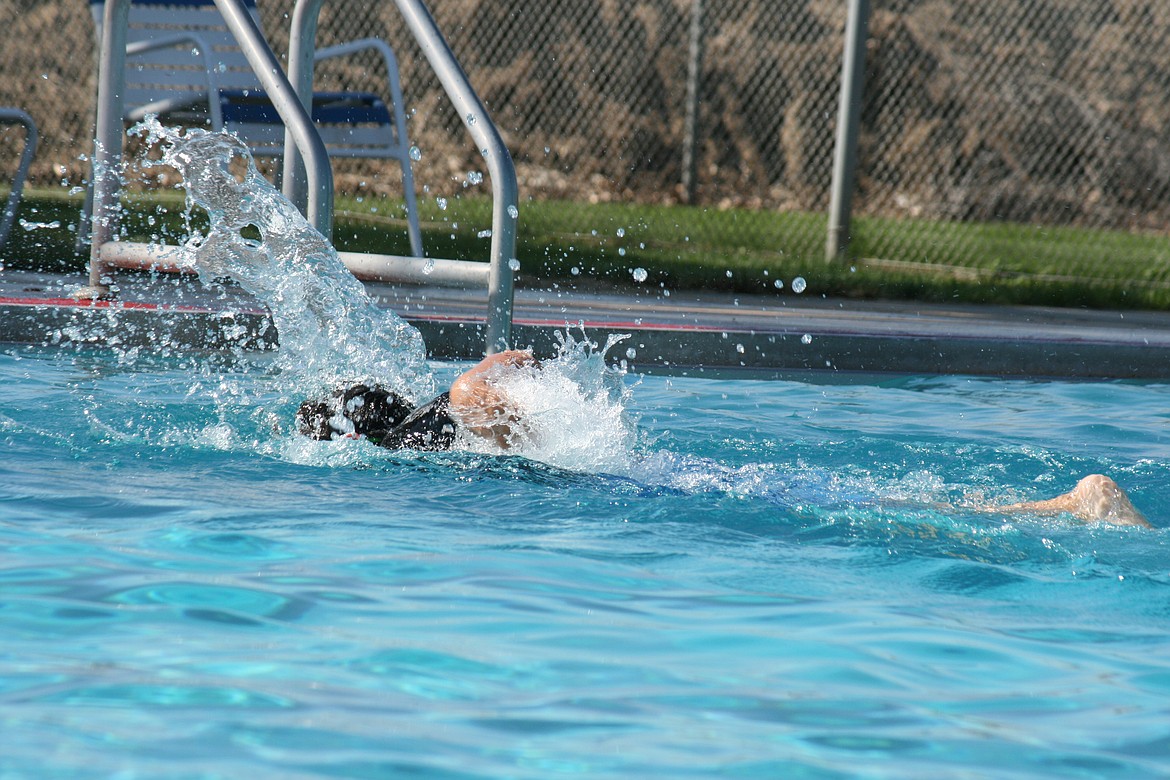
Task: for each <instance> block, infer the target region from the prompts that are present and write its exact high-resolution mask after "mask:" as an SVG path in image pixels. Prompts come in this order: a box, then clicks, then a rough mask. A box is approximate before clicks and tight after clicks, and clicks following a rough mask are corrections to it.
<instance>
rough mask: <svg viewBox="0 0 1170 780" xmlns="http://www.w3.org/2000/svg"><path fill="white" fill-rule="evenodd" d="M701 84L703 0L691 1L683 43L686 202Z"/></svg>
mask: <svg viewBox="0 0 1170 780" xmlns="http://www.w3.org/2000/svg"><path fill="white" fill-rule="evenodd" d="M702 86H703V0H692V2H691V32H690V40H689V41H688V45H687V105H686V116H685V118H684V120H683V123H684V124H683V149H682V190H683V199H684V200H685V201H686V202H687V203H693V202H694V200H695V186H696V181H695V179H696V169H697V167H698V146H699V101H700V92H701V91H702Z"/></svg>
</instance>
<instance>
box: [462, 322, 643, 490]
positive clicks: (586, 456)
mask: <svg viewBox="0 0 1170 780" xmlns="http://www.w3.org/2000/svg"><path fill="white" fill-rule="evenodd" d="M556 337H557V341H558V347H557V354H556V355H555V356H554V357H552V358H551V359H548V360H543V361H541V367H540V369H539V370H535V369H534V370H520V371H513V372H509V373H507V374H506V375H504V376H502V377H501V378H500V381H499V386H500V387H501V388H502V389H503V390H504V391H505V393H506V395H507V397H508V398H509V399H511V400H512V401H513V403H514V405H515V408H514V410H512V411H514V412H515V413H516V415H517V416H518V417H519V418H520V419H521V420H523V433H522V435H521V436H520V437H519V438H518V439H517V440H516V442H515V444H514V446H513V449H512V451H513V452H514V453H515V454H518V455H523V456H525V457H528V458H532V459H534V460H539V461H542V462H544V463H548V464H550V465H553V466H557V467H560V468H565V469H571V470H573V471H583V472H589V473H597V472H607V473H611V474H626V473H628V472H629V471H630V469H631V467H632V464H633V463H634V461H635V459H636V455H635V447H636V444H637V438H638V437H637V428H636V425H635V422H634V420H633V418H632V416H631V415H630V413H629V410H628V406H629V402H630V399H631V393H632V389H631V388H630V386H629V385H627V384H626V382H625V372H624V371H623V370H622V369H620V368H616V367H610V366H609V365H607V359H606V355H607V354H608V353H609V351H610V350H611V349H612V348H613V347H614V346H615V345H617V344H618V343H620V342H621V341H622V340H624V339H625V337H624V336H610V337H609V340H608V341H607V342H606V344H605V346H604V347H599V346H598V344H597V343H596V342H593V341H590V340H589V339H588V338H587V337H586V336H585V334H584V332H582V333H581V338H580V339H579V340H578V339H576V338H574V336H573V334H572V333H570V332H568V331H566V332H564V333H561V332H557V334H556ZM461 444H462V446H463V447H465V448H467V449H470V450H473V451H479V452H489V451H498V450H495V446H494V445H493V444H490V443H488V442H486V441H483V440H474V439H473V438H472V437H471V436H465V437H464V440H463V441H462V442H461Z"/></svg>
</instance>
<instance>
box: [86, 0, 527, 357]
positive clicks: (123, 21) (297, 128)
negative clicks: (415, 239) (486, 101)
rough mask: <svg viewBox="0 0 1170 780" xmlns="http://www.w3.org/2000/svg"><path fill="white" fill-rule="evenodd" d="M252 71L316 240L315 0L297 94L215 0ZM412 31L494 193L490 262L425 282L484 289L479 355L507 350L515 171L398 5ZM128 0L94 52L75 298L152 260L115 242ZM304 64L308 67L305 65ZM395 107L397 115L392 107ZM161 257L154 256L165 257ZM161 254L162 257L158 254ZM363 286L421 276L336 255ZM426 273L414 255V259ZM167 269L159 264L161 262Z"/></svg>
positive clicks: (329, 209)
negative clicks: (80, 269) (84, 252)
mask: <svg viewBox="0 0 1170 780" xmlns="http://www.w3.org/2000/svg"><path fill="white" fill-rule="evenodd" d="M214 2H215V5H216V7H217V8H218V9H219V11H220V13H221V14H222V15H223V17H224V20H225V22H226V23H227V25H228V27H229V29H230V30H231V32H232V34H233V35H234V36H235V38H236V40H237V41H238V43H239V44H240V47H241V49H242V51H243V52H244V54H245V56H246V57H247V59H248V62H249V64H250V65H251V66H252V69H253V70H254V71H255V73H256V76H257V78H258V79H259V80H260V83H261V85H262V86H263V88H264V89H265V91H266V92H267V94H268V97H269V99H270V100H271V102H272V103H273V106H274V107H275V108H276V110H277V112H278V113H279V115H280V117H281V119H282V120H283V121H284V124H285V127H286V133H287V136H286V148H285V157H286V168H287V170H288V171H289V172H290V173H292V174H293V175H292V176H291V177H290V178H289V179H288V180H287V181H286V185H287V187H288V188H289V189H288V192H289V193H290V195H291V198H293V199H295V200H294V202H296V201H298V200H299V201H300V202H302V203H303V205H304V210H305V214H306V217H307V219H308V220H309V222H310V223H311V224H312V225H313V227H314V228H316V229H317V231H318V232H320V233H321V234H322V235H323V236H325V237H327V238H328V237H329V236H330V234H331V232H332V218H333V173H332V167H331V165H330V162H329V158H328V153H327V151H326V149H325V146H324V144H323V143H322V141H321V139H320V136H319V135H318V134H317V131H316V129H315V128H314V126H313V123H312V120H311V119H310V117H309V113H308V110H307V105H308V103H309V101H310V100H311V92H312V61H313V48H314V45H313V41H312V37H313V35H314V34H315V29H316V21H315V20H316V14H317V13H318V12H319V10H320V7H321V4H322V3H321V0H304V1H303V2H301V3H299V4H298V8H297V10H298V13H297V15H296V19H297V21H296V22H295V27H296V29H295V30H294V37H293V40H294V41H296V48H295V51H294V52H293V53H292V62H293V63H294V74H293V78H295V79H296V80H297V82H298V84H299V85H300V87H301V89H300V90H299V94H298V90H297V89H294V87H293V86H292V83H291V82H290V79H289V78H286V77H285V75H284V71H283V69H282V68H281V66H280V63H279V61H278V59H277V58H276V55H275V54H274V53H273V52H272V49H271V48H270V47H269V46H268V43H267V42H266V41H265V39H264V37H263V35H262V34H261V32H260V30H259V28H258V27H257V26H256V23H255V21H254V20H253V18H252V16H251V15H250V14H249V13H248V11H247V10H246V8H245V7H244V6H243V4H242V3H241V2H239V0H214ZM396 2H397V3H398V5H399V8H400V9H401V10H402V13H403V15H404V16H405V17H406V19H407V22H408V24H409V25H410V26H411V29H412V31H413V32H414V33H415V35H416V36H417V37H418V40H419V42H420V43H421V44H422V45H423V47H424V51H425V52H427V56H428V59H429V60H430V61H431V63H432V65H433V67H434V68H435V70H436V72H437V73H438V74H439V77H440V79H441V80H442V81H443V83H444V86H445V87H446V88H447V90H448V92H449V94H450V95H451V98H452V101H453V103H454V104H455V105H456V107H457V108H458V109H460V110H466V111H467V114H466V116H465V125H466V126H467V129H468V131H469V132H470V133H471V135H472V137H473V138H474V139H475V140H476V141H477V143H479V144H482V146H481V147H480V148H481V150H482V153H483V155H484V157H485V158H487V160H488V164H489V167H490V171H491V175H492V185H493V191H494V193H495V195H496V201H495V204H494V207H493V208H494V217H493V237H492V252H491V259H490V262H489V263H487V264H484V263H476V262H469V261H455V260H449V261H442V262H439V261H426V262H425V267H426V268H427V269H428V270H427V271H426V272H424V273H425V278H426V281H428V282H430V283H447V284H452V285H455V286H472V285H475V284H485V285H486V286H487V288H488V312H487V326H486V346H485V351H486V352H488V353H489V354H490V353H491V352H495V351H498V350H501V349H506V348H507V347H508V345H509V342H510V339H511V323H512V297H513V286H512V269H511V265H510V263H511V260H512V258H513V257H514V256H515V245H516V219H517V216H518V211H517V199H518V189H517V185H516V175H515V170H514V168H513V166H512V161H511V156H510V155H509V154H508V151H507V148H506V147H505V146H504V144H503V141H502V139H501V138H500V135H499V131H498V130H496V128H495V126H494V125H493V124H492V122H491V119H490V117H489V116H488V114H487V111H486V109H485V108H484V107H483V104H482V103H481V102H480V101H479V99H478V97H477V96H476V95H475V93H474V91H473V90H472V89H471V86H470V84H469V82H468V81H467V77H466V75H464V74H463V72H462V70H461V69H460V68H459V66H458V64H457V63H456V62H455V60H454V56H453V55H452V54H451V51H450V48H449V47H447V45H446V42H445V41H444V40H443V37H442V35H441V33H440V32H439V30H438V28H437V26H436V25H435V23H434V20H433V18H432V17H431V16H430V14H429V13H428V12H427V10H426V8H425V7H424V6H423V5H422V3H421V2H420V0H396ZM130 3H131V0H108V1H107V3H106V8H105V12H104V17H103V26H102V36H101V41H100V45H99V64H98V97H97V105H98V112H97V123H96V132H95V144H94V156H93V215H92V232H91V235H92V242H93V243H92V247H91V254H90V278H89V286H88V287H85V288H82V289H80V290H78V291H76V292H75V296H76V297H79V298H97V297H104V296H107V295H109V293H110V288H109V284H108V277H109V274H110V272H111V269H112V267H114V266H115V265H117V264H119V263H122V264H123V265H126V266H129V267H140V266H141V265H142V263H143V262H144V257H145V256H148V255H150V254H151V253H152V250H151V249H150V248H149V247H146V246H134V245H130V244H127V243H126V242H115V241H113V240H112V239H113V238H114V236H115V235H116V234H117V229H118V202H119V192H120V188H121V178H120V170H121V154H122V139H123V132H124V131H123V114H124V112H123V103H122V97H121V96H122V92H123V83H124V77H123V73H124V70H125V58H126V29H127V23H128V14H129V9H130ZM306 63H307V64H306ZM399 110H401V109H399ZM165 251H166V250H161V252H163V253H165ZM155 254H159V253H157V252H156V253H155ZM341 259H342V261H343V262H346V263H347V265H350V264H352V265H353V266H354V270H355V271H356V273H357V275H358V276H359V277H361V278H364V279H378V280H409V281H420V279H419V273H417V272H416V271H415V270H414V268H413V266H412V265H411V264H410V263H409V262H408V261H407V259H405V258H400V257H394V256H389V255H357V254H353V253H341ZM412 260H413V261H414V265H416V266H419V267H424V261H423V260H422V259H421V258H417V259H412ZM163 264H164V265H165V263H163Z"/></svg>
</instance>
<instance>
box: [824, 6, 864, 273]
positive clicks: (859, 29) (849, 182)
mask: <svg viewBox="0 0 1170 780" xmlns="http://www.w3.org/2000/svg"><path fill="white" fill-rule="evenodd" d="M868 32H869V0H849V19H848V20H847V21H846V23H845V51H844V55H843V56H842V58H841V101H840V105H839V107H838V112H837V142H836V146H835V147H834V149H833V185H832V192H831V194H830V201H829V234H828V238H827V240H826V242H825V260H826V261H827V262H833V261H834V260H837V259H839V258H844V257H845V256H846V254H847V253H848V251H849V238H850V235H849V233H850V227H849V222H850V217H851V214H852V209H853V190H854V187H855V186H856V183H857V137H858V131H859V128H860V125H861V93H862V91H863V90H864V86H865V42H866V38H867V37H868Z"/></svg>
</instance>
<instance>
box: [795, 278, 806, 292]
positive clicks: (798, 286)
mask: <svg viewBox="0 0 1170 780" xmlns="http://www.w3.org/2000/svg"><path fill="white" fill-rule="evenodd" d="M807 287H808V283H807V282H806V281H805V280H804V277H803V276H798V277H796V278H795V279H793V280H792V292H794V293H797V294H798V295H799V294H800V293H802V292H804V291H805V289H806V288H807Z"/></svg>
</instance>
